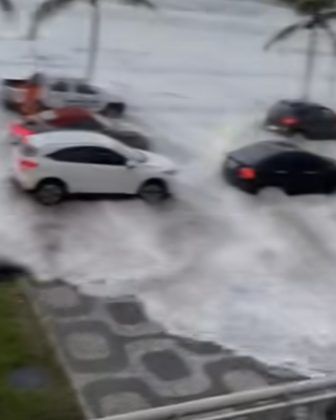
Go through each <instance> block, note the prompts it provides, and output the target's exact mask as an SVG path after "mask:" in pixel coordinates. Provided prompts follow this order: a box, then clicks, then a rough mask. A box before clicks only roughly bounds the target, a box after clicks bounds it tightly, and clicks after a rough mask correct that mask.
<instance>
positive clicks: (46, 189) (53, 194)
mask: <svg viewBox="0 0 336 420" xmlns="http://www.w3.org/2000/svg"><path fill="white" fill-rule="evenodd" d="M65 195H66V186H65V185H64V183H63V182H61V181H59V180H54V179H50V180H44V181H42V182H40V183H39V184H38V186H37V187H36V189H35V191H34V197H35V199H36V200H37V201H38V202H39V203H41V204H43V205H44V206H53V205H55V204H58V203H60V202H61V201H62V200H63V199H64V197H65Z"/></svg>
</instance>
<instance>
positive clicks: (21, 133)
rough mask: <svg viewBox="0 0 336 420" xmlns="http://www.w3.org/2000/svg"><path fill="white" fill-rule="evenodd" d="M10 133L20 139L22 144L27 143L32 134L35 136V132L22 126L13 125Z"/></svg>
mask: <svg viewBox="0 0 336 420" xmlns="http://www.w3.org/2000/svg"><path fill="white" fill-rule="evenodd" d="M9 131H10V133H11V134H13V135H14V136H17V137H20V138H21V141H22V143H27V141H28V139H27V137H28V136H29V135H31V134H34V132H33V131H31V130H29V129H28V128H26V127H23V126H22V125H20V124H12V125H11V126H10V129H9Z"/></svg>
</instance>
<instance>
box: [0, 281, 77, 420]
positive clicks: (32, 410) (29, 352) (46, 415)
mask: <svg viewBox="0 0 336 420" xmlns="http://www.w3.org/2000/svg"><path fill="white" fill-rule="evenodd" d="M27 366H31V367H39V368H42V369H44V370H45V371H47V373H48V375H49V377H50V383H49V385H47V386H46V387H45V388H40V389H37V390H36V389H35V390H21V389H20V390H19V389H15V388H13V387H12V386H11V385H10V384H9V382H8V376H9V374H10V373H11V372H12V371H13V370H15V369H17V368H20V367H27ZM0 419H1V420H83V415H82V414H81V411H80V409H79V406H78V404H77V401H76V399H75V397H74V392H73V390H72V389H71V387H70V385H69V383H68V381H67V379H66V377H65V375H64V373H63V371H62V369H61V367H60V365H59V363H58V362H57V360H56V358H55V355H54V352H53V350H52V348H51V346H50V344H49V342H48V341H47V339H46V336H45V333H44V331H43V329H42V327H41V325H40V323H39V320H38V319H37V317H36V316H35V314H34V312H33V310H32V308H31V306H30V303H29V302H28V301H27V298H26V297H25V295H24V293H23V291H22V288H21V286H20V284H19V283H14V282H12V283H2V284H0Z"/></svg>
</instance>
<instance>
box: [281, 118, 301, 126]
mask: <svg viewBox="0 0 336 420" xmlns="http://www.w3.org/2000/svg"><path fill="white" fill-rule="evenodd" d="M298 122H299V121H298V119H297V118H295V117H283V118H281V120H280V123H281V124H282V125H286V126H288V125H295V124H297V123H298Z"/></svg>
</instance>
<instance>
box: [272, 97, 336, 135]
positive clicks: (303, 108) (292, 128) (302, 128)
mask: <svg viewBox="0 0 336 420" xmlns="http://www.w3.org/2000/svg"><path fill="white" fill-rule="evenodd" d="M265 126H266V128H267V129H269V130H272V131H277V132H279V133H282V134H285V135H293V134H302V135H303V136H305V137H307V138H308V139H312V140H323V139H336V114H335V112H334V111H333V110H331V109H329V108H327V107H325V106H322V105H319V104H315V103H311V102H303V101H280V102H278V103H277V104H275V105H274V106H273V107H272V108H271V109H270V111H269V113H268V115H267V117H266V121H265Z"/></svg>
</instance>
